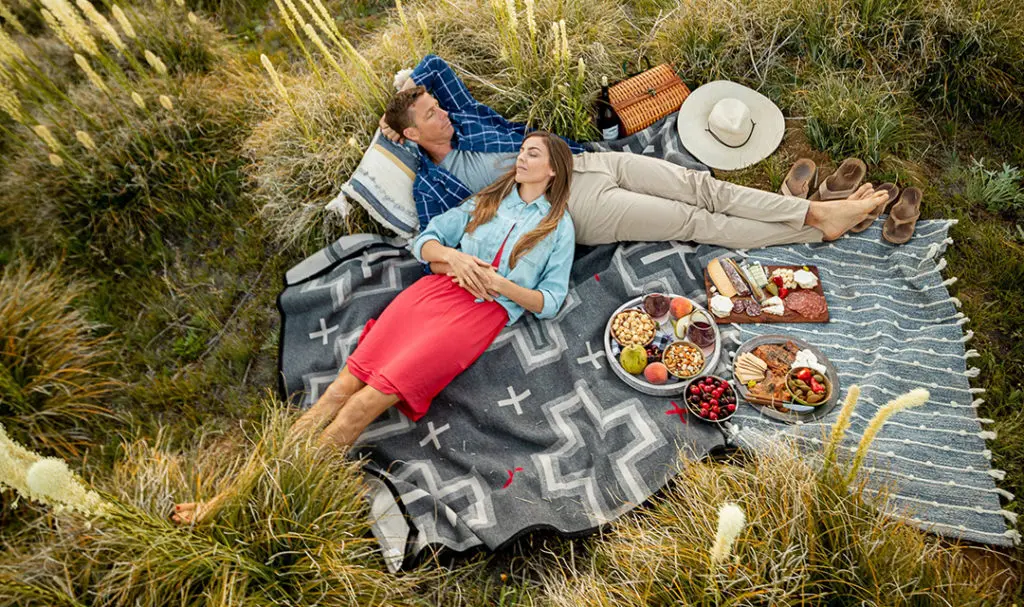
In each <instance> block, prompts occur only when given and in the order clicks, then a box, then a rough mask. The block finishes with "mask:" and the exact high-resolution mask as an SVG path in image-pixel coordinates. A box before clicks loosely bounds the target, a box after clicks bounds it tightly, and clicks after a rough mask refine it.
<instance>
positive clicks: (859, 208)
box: [804, 183, 889, 240]
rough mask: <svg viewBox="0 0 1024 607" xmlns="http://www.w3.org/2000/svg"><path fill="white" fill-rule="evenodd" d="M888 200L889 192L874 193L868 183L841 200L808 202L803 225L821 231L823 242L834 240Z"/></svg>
mask: <svg viewBox="0 0 1024 607" xmlns="http://www.w3.org/2000/svg"><path fill="white" fill-rule="evenodd" d="M888 199H889V192H887V191H885V190H879V191H877V192H876V191H875V190H874V188H872V187H871V184H870V183H865V184H864V185H862V186H860V188H858V189H857V191H856V192H854V193H853V194H851V195H850V197H849V198H845V199H843V200H812V201H810V203H811V206H810V208H809V209H808V210H807V219H806V220H805V222H804V223H806V224H807V225H809V226H812V227H815V228H818V229H819V230H821V233H822V239H823V240H835V239H837V238H839V237H840V236H842V235H843V234H846V233H847V232H848V231H850V228H852V227H854V226H855V225H857V224H858V223H860V222H862V221H864V219H866V218H867V216H868V214H869V213H871V211H873V210H874V209H875V207H877V206H878V205H880V204H882V202H884V201H886V200H888Z"/></svg>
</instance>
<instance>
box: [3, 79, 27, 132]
mask: <svg viewBox="0 0 1024 607" xmlns="http://www.w3.org/2000/svg"><path fill="white" fill-rule="evenodd" d="M0 110H3V111H4V112H5V113H6V114H7V115H8V116H10V117H11V119H12V120H14V121H15V122H17V123H18V124H25V118H24V115H23V114H22V113H21V101H19V100H18V95H17V94H15V92H14V91H12V90H11V89H9V88H7V85H6V84H4V83H3V81H0Z"/></svg>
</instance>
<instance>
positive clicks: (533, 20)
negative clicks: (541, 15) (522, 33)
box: [523, 0, 537, 40]
mask: <svg viewBox="0 0 1024 607" xmlns="http://www.w3.org/2000/svg"><path fill="white" fill-rule="evenodd" d="M523 4H525V5H526V29H528V30H530V39H531V40H532V39H533V38H534V37H535V36H536V35H537V17H536V15H535V14H534V7H533V0H524V2H523Z"/></svg>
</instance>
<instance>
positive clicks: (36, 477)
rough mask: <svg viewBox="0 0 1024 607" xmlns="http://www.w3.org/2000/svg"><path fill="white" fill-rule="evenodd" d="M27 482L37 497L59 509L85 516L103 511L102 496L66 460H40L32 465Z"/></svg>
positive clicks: (46, 458)
mask: <svg viewBox="0 0 1024 607" xmlns="http://www.w3.org/2000/svg"><path fill="white" fill-rule="evenodd" d="M25 481H26V482H27V483H28V488H29V490H30V491H31V492H32V498H33V499H35V500H36V501H39V502H42V503H44V504H47V505H50V506H52V507H53V508H54V510H56V511H58V512H60V511H62V510H64V509H69V510H75V511H78V512H81V513H82V514H85V515H96V514H100V513H101V512H102V511H103V500H102V499H101V498H100V496H99V495H97V494H96V493H95V492H94V491H89V490H87V489H86V488H85V486H84V485H82V482H81V481H80V480H79V479H78V477H77V476H76V475H75V473H74V472H72V471H71V469H70V468H68V464H67V462H65V461H64V460H62V459H58V458H56V457H44V458H42V459H40V460H39V461H37V462H35V463H34V464H32V465H31V466H30V467H29V469H28V471H27V472H26V473H25Z"/></svg>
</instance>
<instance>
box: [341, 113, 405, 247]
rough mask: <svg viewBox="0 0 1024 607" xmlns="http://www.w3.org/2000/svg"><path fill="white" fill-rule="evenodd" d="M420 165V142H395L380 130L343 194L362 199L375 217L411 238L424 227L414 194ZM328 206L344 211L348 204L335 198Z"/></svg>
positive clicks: (364, 206)
mask: <svg viewBox="0 0 1024 607" xmlns="http://www.w3.org/2000/svg"><path fill="white" fill-rule="evenodd" d="M419 166H420V157H419V152H418V151H417V149H416V144H414V143H412V142H408V141H407V142H406V143H404V144H398V143H394V142H392V141H390V140H389V139H388V138H387V137H384V136H383V135H381V133H380V130H379V129H378V130H377V132H376V133H374V135H373V139H372V140H371V141H370V147H369V148H367V150H366V152H365V153H364V154H363V159H362V160H361V161H360V162H359V166H357V167H356V170H355V171H354V172H353V173H352V176H351V177H349V180H348V181H347V182H346V183H345V184H344V185H343V186H341V195H340V196H344V197H346V198H348V199H349V200H354V201H356V202H358V203H359V204H360V205H362V207H363V208H364V209H366V211H367V212H368V213H369V214H370V216H371V217H373V218H374V219H375V220H377V221H378V222H379V223H380V224H381V225H383V226H384V227H386V228H388V229H390V230H392V231H393V232H395V233H396V234H398V235H399V236H404V237H406V238H411V237H412V236H414V235H415V234H416V233H417V232H419V229H420V222H419V216H418V215H417V214H416V202H415V201H414V200H413V197H412V184H413V181H414V180H415V179H416V170H417V169H419ZM340 196H339V197H340ZM339 207H340V208H339ZM327 208H328V209H331V210H341V212H342V213H343V214H344V209H345V208H346V207H345V206H344V205H339V204H338V200H337V199H335V200H334V201H331V203H329V204H328V205H327Z"/></svg>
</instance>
